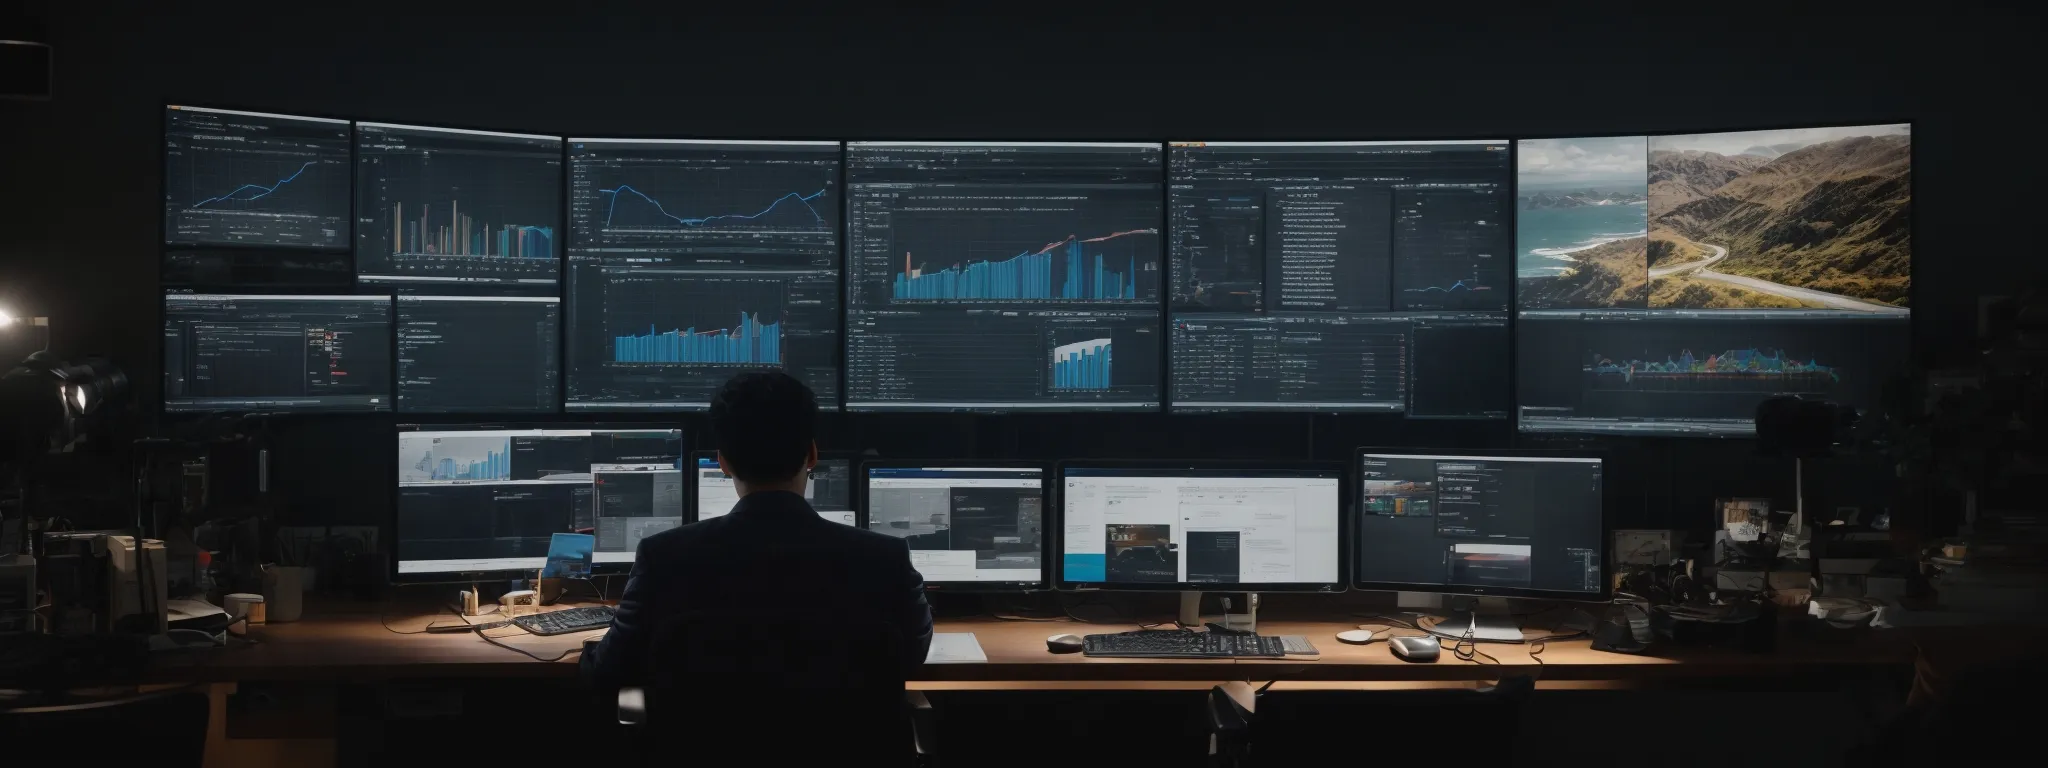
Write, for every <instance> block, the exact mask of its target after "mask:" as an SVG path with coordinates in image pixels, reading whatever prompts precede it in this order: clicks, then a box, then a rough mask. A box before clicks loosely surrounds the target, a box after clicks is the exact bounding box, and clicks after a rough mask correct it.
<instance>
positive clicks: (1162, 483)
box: [1056, 462, 1346, 592]
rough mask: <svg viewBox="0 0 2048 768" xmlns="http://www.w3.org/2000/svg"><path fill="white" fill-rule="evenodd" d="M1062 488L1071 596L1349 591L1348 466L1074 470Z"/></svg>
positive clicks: (1064, 565)
mask: <svg viewBox="0 0 2048 768" xmlns="http://www.w3.org/2000/svg"><path fill="white" fill-rule="evenodd" d="M1056 485H1057V487H1058V488H1059V494H1060V505H1061V510H1062V514H1061V518H1060V530H1061V531H1062V532H1063V535H1062V536H1061V542H1060V551H1061V558H1060V588H1061V589H1119V590H1215V591H1253V592H1339V591H1342V590H1343V589H1344V585H1345V577H1344V573H1343V566H1342V565H1341V564H1342V563H1343V562H1344V550H1345V542H1346V536H1345V528H1346V523H1345V520H1344V515H1343V514H1341V511H1342V510H1343V508H1344V507H1343V497H1344V487H1343V486H1344V470H1343V469H1342V468H1341V467H1340V466H1337V465H1334V464H1301V465H1286V466H1282V465H1271V464H1267V465H1250V464H1217V463H1203V464H1196V463H1177V464H1120V463H1111V462H1069V463H1063V464H1061V465H1060V468H1059V477H1058V479H1057V481H1056Z"/></svg>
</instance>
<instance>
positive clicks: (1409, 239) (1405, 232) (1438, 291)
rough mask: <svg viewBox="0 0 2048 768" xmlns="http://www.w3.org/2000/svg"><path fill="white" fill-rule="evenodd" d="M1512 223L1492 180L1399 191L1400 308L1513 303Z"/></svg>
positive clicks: (1489, 306)
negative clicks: (1509, 227) (1510, 288)
mask: <svg viewBox="0 0 2048 768" xmlns="http://www.w3.org/2000/svg"><path fill="white" fill-rule="evenodd" d="M1507 235H1508V231H1507V227H1506V226H1505V219H1504V215H1503V213H1502V211H1501V196H1500V195H1499V193H1498V191H1497V190H1496V189H1494V188H1493V187H1491V186H1490V185H1475V186H1473V187H1470V188H1463V189H1458V188H1452V189H1425V190H1401V191H1399V192H1397V193H1396V194H1395V195H1394V288H1395V291H1394V295H1395V296H1396V297H1397V301H1396V303H1397V304H1398V305H1399V306H1397V307H1396V308H1397V309H1404V310H1418V309H1419V310H1429V309H1472V310H1496V309H1506V308H1507V301H1508V300H1507V291H1504V290H1497V289H1496V286H1504V285H1507V283H1508V279H1509V276H1508V260H1507V259H1505V258H1501V256H1504V255H1505V254H1507V253H1508V248H1509V245H1508V242H1507Z"/></svg>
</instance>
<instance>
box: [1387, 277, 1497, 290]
mask: <svg viewBox="0 0 2048 768" xmlns="http://www.w3.org/2000/svg"><path fill="white" fill-rule="evenodd" d="M1491 290H1493V286H1490V285H1486V284H1484V283H1481V282H1479V276H1478V275H1473V276H1472V284H1470V285H1467V284H1465V281H1463V280H1459V281H1456V282H1453V283H1451V284H1450V285H1425V286H1423V287H1421V288H1403V289H1401V292H1402V293H1429V292H1432V291H1434V292H1436V293H1455V292H1457V291H1491Z"/></svg>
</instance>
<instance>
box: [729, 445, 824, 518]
mask: <svg viewBox="0 0 2048 768" xmlns="http://www.w3.org/2000/svg"><path fill="white" fill-rule="evenodd" d="M696 467H697V469H696V476H697V519H698V520H710V519H711V518H714V517H724V516H726V515H728V514H731V513H732V508H733V505H735V504H738V503H739V502H740V495H739V491H737V490H736V489H734V488H733V480H732V478H731V477H728V476H727V475H726V474H725V470H723V469H719V468H718V452H717V451H699V452H698V453H697V456H696ZM804 499H805V500H807V501H809V502H811V509H814V510H817V512H818V516H819V517H822V518H825V519H826V520H830V521H832V522H835V523H841V524H844V525H859V524H860V521H859V520H858V519H857V516H856V515H855V514H854V511H853V459H852V457H850V456H820V457H818V466H815V467H812V468H811V476H810V479H809V481H808V482H806V483H805V484H804Z"/></svg>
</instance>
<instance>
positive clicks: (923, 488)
mask: <svg viewBox="0 0 2048 768" xmlns="http://www.w3.org/2000/svg"><path fill="white" fill-rule="evenodd" d="M861 476H862V478H863V479H864V480H865V482H863V483H862V484H861V498H862V505H861V506H862V507H863V508H864V509H865V510H866V516H867V521H868V530H871V531H874V532H876V533H882V534H887V535H890V536H894V537H897V538H899V539H903V540H904V542H905V543H907V544H909V545H910V561H911V563H912V564H913V565H916V566H917V572H918V573H921V574H923V575H924V583H925V586H926V587H928V588H933V589H945V590H960V591H1012V590H1031V589H1044V588H1045V586H1046V584H1047V583H1049V582H1050V580H1051V579H1050V576H1049V575H1048V572H1049V569H1048V568H1047V562H1048V561H1047V552H1046V542H1047V541H1048V539H1047V527H1046V516H1045V500H1046V492H1045V481H1046V476H1047V472H1046V471H1045V467H1044V466H1043V465H1039V464H1027V463H1014V462H991V461H979V462H939V461H908V462H869V463H867V464H863V465H861Z"/></svg>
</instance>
